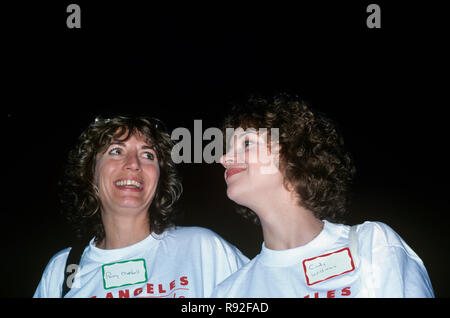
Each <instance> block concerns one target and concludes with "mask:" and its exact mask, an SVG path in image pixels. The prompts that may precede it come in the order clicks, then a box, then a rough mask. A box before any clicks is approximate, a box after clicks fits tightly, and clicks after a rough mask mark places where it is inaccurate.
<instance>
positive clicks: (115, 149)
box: [109, 148, 121, 156]
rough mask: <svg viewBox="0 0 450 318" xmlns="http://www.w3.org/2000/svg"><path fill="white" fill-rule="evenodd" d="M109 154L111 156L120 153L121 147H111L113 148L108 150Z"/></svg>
mask: <svg viewBox="0 0 450 318" xmlns="http://www.w3.org/2000/svg"><path fill="white" fill-rule="evenodd" d="M109 154H110V155H113V156H117V155H120V154H121V149H120V148H113V149H111V150H110V151H109Z"/></svg>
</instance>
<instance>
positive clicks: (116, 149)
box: [95, 134, 160, 211]
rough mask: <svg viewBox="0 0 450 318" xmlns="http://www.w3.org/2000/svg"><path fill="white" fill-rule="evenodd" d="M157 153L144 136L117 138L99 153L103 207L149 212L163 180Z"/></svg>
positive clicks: (97, 180)
mask: <svg viewBox="0 0 450 318" xmlns="http://www.w3.org/2000/svg"><path fill="white" fill-rule="evenodd" d="M159 173H160V171H159V165H158V158H157V157H156V152H155V151H154V150H153V149H152V147H151V145H149V144H147V143H146V142H145V138H143V137H142V136H140V135H137V136H136V135H134V134H133V135H132V136H131V137H130V138H128V140H126V141H113V142H112V143H111V144H110V145H109V147H108V148H107V149H106V151H105V152H104V153H99V154H97V160H96V167H95V183H96V185H97V187H98V191H99V196H100V200H101V202H102V208H103V210H104V211H108V210H109V209H114V210H117V209H118V208H120V209H121V211H136V210H137V209H139V210H145V211H147V210H148V208H149V207H150V204H151V202H152V200H153V197H154V195H155V191H156V187H157V185H158V180H159Z"/></svg>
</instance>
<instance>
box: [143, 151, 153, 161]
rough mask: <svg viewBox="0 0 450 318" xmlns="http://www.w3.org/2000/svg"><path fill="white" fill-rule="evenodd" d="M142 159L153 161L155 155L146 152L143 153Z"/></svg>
mask: <svg viewBox="0 0 450 318" xmlns="http://www.w3.org/2000/svg"><path fill="white" fill-rule="evenodd" d="M144 158H146V159H150V160H154V159H155V155H154V154H152V153H151V152H148V151H146V152H144Z"/></svg>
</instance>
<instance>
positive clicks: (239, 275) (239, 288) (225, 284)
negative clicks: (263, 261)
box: [212, 256, 258, 298]
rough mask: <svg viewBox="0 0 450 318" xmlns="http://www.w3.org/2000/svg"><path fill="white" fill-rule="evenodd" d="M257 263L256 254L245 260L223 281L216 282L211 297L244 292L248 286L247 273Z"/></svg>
mask: <svg viewBox="0 0 450 318" xmlns="http://www.w3.org/2000/svg"><path fill="white" fill-rule="evenodd" d="M257 264H258V256H256V257H254V258H253V259H252V260H251V261H249V262H247V263H246V264H245V265H244V266H242V267H241V268H239V270H238V271H236V272H234V273H233V274H231V275H230V276H228V277H227V278H226V279H225V280H224V281H222V282H221V283H220V284H218V285H217V286H216V288H215V290H214V293H213V295H212V297H214V298H222V297H240V295H241V293H244V294H245V289H246V288H247V287H248V286H249V275H251V273H252V271H254V268H255V266H257Z"/></svg>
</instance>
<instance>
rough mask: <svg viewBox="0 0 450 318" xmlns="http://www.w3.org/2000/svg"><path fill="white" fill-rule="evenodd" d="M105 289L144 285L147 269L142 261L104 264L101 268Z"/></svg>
mask: <svg viewBox="0 0 450 318" xmlns="http://www.w3.org/2000/svg"><path fill="white" fill-rule="evenodd" d="M102 273H103V286H104V288H105V289H110V288H116V287H122V286H127V285H134V284H139V283H145V282H146V281H147V267H146V266H145V260H144V259H134V260H130V261H124V262H117V263H111V264H105V265H103V266H102Z"/></svg>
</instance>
